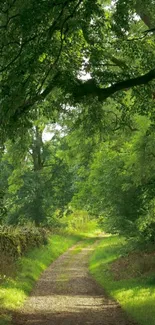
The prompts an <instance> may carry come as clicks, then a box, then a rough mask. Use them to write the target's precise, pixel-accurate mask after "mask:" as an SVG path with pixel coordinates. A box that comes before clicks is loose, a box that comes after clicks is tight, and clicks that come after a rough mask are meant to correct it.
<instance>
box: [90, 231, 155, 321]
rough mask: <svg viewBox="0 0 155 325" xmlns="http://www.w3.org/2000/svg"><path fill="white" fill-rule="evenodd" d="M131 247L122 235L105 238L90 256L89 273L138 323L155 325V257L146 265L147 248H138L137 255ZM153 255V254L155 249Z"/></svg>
mask: <svg viewBox="0 0 155 325" xmlns="http://www.w3.org/2000/svg"><path fill="white" fill-rule="evenodd" d="M130 249H131V247H130ZM130 249H129V247H128V244H127V242H126V241H125V239H123V238H119V237H117V236H111V237H108V238H104V239H103V240H101V241H100V243H99V245H98V246H97V247H96V249H95V251H94V253H93V255H92V257H91V260H90V272H91V274H92V275H93V276H94V277H95V279H96V280H97V282H98V283H99V284H100V285H102V286H103V287H104V289H105V290H106V291H107V293H109V295H110V296H111V297H113V298H114V299H115V300H117V301H118V302H119V303H120V304H121V306H122V308H123V309H124V310H126V311H127V313H128V314H129V315H131V316H132V318H134V319H135V320H136V321H138V323H139V324H142V325H148V324H149V325H154V324H155V323H154V322H155V276H154V271H155V268H154V259H151V258H150V259H149V261H150V264H151V263H153V264H152V266H151V265H149V268H148V266H147V268H146V261H148V254H147V253H146V251H145V252H143V253H142V252H138V251H137V252H136V254H135V253H133V252H130ZM152 254H153V255H154V253H153V252H152ZM142 255H143V263H142ZM151 261H152V262H151ZM116 267H117V268H116ZM148 270H149V271H148Z"/></svg>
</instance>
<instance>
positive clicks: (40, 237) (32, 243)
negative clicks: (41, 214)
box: [0, 227, 48, 258]
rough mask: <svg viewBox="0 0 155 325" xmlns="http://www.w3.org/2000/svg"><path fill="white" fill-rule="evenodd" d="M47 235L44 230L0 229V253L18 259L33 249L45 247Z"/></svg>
mask: <svg viewBox="0 0 155 325" xmlns="http://www.w3.org/2000/svg"><path fill="white" fill-rule="evenodd" d="M47 235H48V231H47V230H46V229H44V228H35V227H32V228H26V227H18V228H14V227H0V252H2V253H3V254H7V255H10V256H12V257H13V258H18V257H19V256H22V255H24V254H25V253H26V252H27V251H29V250H30V249H31V248H33V247H39V246H40V245H45V244H46V243H47Z"/></svg>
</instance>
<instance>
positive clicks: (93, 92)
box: [73, 69, 155, 102]
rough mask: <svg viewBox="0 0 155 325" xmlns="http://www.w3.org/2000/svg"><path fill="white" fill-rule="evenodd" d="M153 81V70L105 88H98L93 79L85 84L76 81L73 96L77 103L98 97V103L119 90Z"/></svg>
mask: <svg viewBox="0 0 155 325" xmlns="http://www.w3.org/2000/svg"><path fill="white" fill-rule="evenodd" d="M153 79H155V69H153V70H150V71H149V72H148V73H146V74H144V75H142V76H140V77H136V78H132V79H128V80H124V81H121V82H118V83H116V84H114V85H112V86H110V87H107V88H100V87H99V86H98V85H97V84H96V83H95V81H94V80H93V79H90V80H88V81H86V82H82V81H80V80H78V83H79V85H78V83H77V85H76V86H75V89H74V90H73V95H74V98H75V100H77V101H78V100H79V99H81V98H83V97H88V96H92V97H98V99H99V101H101V102H103V101H105V100H106V98H108V97H111V96H112V95H113V94H115V93H116V92H117V91H119V90H124V89H127V88H132V87H135V86H140V85H145V84H147V83H149V82H150V81H151V80H153Z"/></svg>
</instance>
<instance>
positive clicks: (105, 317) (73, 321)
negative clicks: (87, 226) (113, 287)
mask: <svg viewBox="0 0 155 325" xmlns="http://www.w3.org/2000/svg"><path fill="white" fill-rule="evenodd" d="M93 248H94V245H90V246H89V247H85V248H83V249H82V250H81V251H80V252H78V251H77V252H76V250H75V249H76V247H73V248H71V249H69V250H68V251H67V252H66V253H65V254H63V255H62V256H60V257H59V258H58V259H57V260H56V261H55V262H54V263H52V265H51V266H50V267H49V268H48V269H47V270H46V271H45V272H44V273H43V275H42V277H41V278H40V280H39V281H38V282H37V284H36V286H35V288H34V290H33V291H32V293H31V296H30V297H29V298H28V299H27V301H26V303H25V305H24V307H23V309H22V310H20V312H18V313H17V312H16V313H15V314H14V316H13V324H16V325H62V324H63V325H85V324H89V325H91V324H92V325H99V324H102V325H135V324H136V323H134V321H133V320H131V319H129V318H128V316H127V315H126V314H125V312H124V311H123V310H122V309H121V307H120V306H119V305H118V304H117V303H116V302H115V301H114V300H112V299H110V298H109V297H108V296H107V295H106V294H105V292H104V290H103V289H102V288H101V287H100V286H99V285H98V284H97V283H96V282H95V281H94V280H93V278H92V277H91V276H90V274H89V272H88V261H89V256H90V253H91V252H92V250H93Z"/></svg>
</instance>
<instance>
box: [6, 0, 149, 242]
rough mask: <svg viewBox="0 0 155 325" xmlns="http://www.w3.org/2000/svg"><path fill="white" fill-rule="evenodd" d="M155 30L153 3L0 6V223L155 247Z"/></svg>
mask: <svg viewBox="0 0 155 325" xmlns="http://www.w3.org/2000/svg"><path fill="white" fill-rule="evenodd" d="M154 30H155V6H154V1H153V0H151V1H148V0H145V1H142V0H137V1H136V0H130V1H125V0H124V1H123V0H117V1H102V0H79V1H77V0H74V1H73V0H66V1H65V0H64V1H62V0H61V1H59V0H58V1H54V0H46V1H44V0H38V1H35V0H27V1H24V2H23V1H22V0H6V1H1V2H0V40H1V41H0V122H1V123H0V134H1V137H0V223H1V225H24V224H26V223H29V222H32V223H35V225H37V226H51V227H52V226H53V227H59V226H60V224H64V223H65V220H66V218H67V217H66V216H68V217H69V216H72V215H74V216H76V218H78V215H79V216H81V215H82V214H83V215H84V216H87V215H88V214H89V216H90V218H93V219H94V218H95V219H97V220H98V221H99V223H100V225H101V226H102V227H103V229H105V230H106V231H108V232H111V233H120V234H124V235H125V236H128V237H134V238H136V239H138V240H140V241H143V242H150V241H151V242H154V240H155V42H154V40H155V39H154V37H155V36H154ZM78 211H79V212H78ZM80 211H83V212H80Z"/></svg>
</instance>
